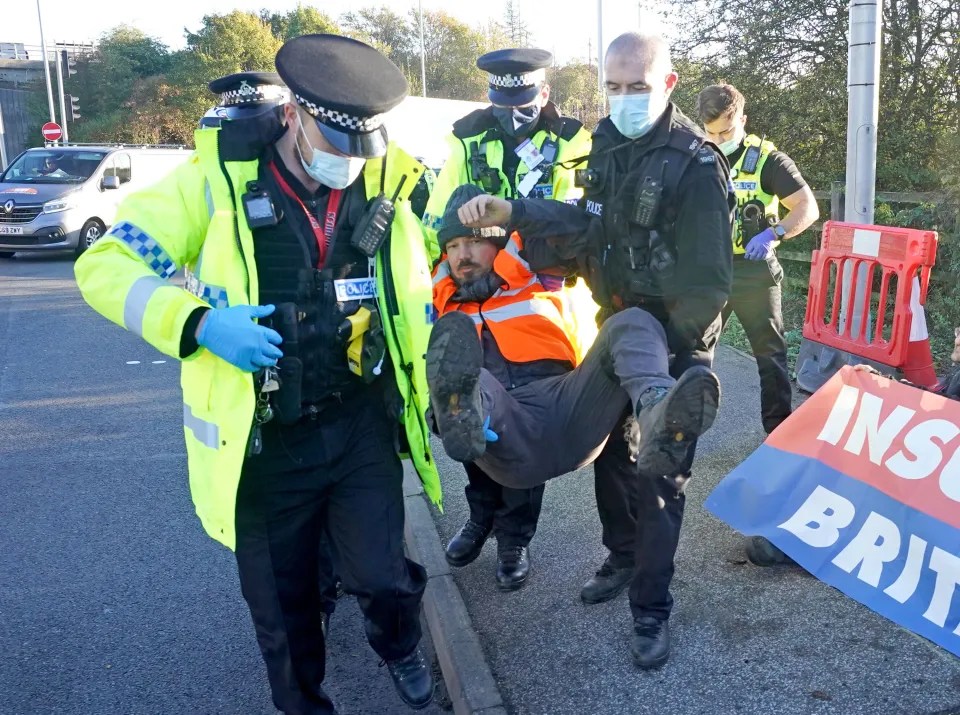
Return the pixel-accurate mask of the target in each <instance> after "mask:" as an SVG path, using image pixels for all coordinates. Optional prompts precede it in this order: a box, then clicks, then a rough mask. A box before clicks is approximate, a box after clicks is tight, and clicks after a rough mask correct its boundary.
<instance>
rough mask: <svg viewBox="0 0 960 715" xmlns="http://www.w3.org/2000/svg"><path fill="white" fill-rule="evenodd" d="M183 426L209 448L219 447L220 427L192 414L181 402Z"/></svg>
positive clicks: (185, 404)
mask: <svg viewBox="0 0 960 715" xmlns="http://www.w3.org/2000/svg"><path fill="white" fill-rule="evenodd" d="M183 426H184V427H186V428H187V429H188V430H190V431H191V432H193V436H194V437H196V438H197V440H198V441H200V442H202V443H203V444H204V445H206V446H207V447H209V448H210V449H220V428H219V427H217V425H216V424H214V423H213V422H207V421H206V420H202V419H200V418H199V417H197V416H196V415H194V414H193V411H192V410H191V409H190V405H188V404H187V403H186V402H184V403H183Z"/></svg>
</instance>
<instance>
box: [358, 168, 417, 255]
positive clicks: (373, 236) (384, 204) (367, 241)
mask: <svg viewBox="0 0 960 715" xmlns="http://www.w3.org/2000/svg"><path fill="white" fill-rule="evenodd" d="M406 181H407V175H406V174H404V175H403V178H402V179H400V185H399V186H397V190H396V192H394V194H393V198H392V199H388V198H387V197H386V196H384V195H383V194H380V195H379V196H377V197H376V198H375V199H373V200H372V201H371V202H370V205H369V206H368V207H367V210H366V212H365V213H364V214H363V218H361V219H360V222H359V223H358V224H357V228H356V229H354V231H353V233H352V234H351V235H350V245H351V246H353V247H354V248H356V249H357V250H358V251H360V253H362V254H363V255H365V256H366V257H367V258H373V257H374V256H375V255H377V251H379V250H380V246H382V245H383V241H384V239H385V238H386V237H387V231H388V230H390V225H391V224H392V223H393V217H394V216H395V215H396V213H397V209H396V207H395V206H394V204H395V203H396V201H397V197H398V196H399V195H400V191H401V189H403V185H404V184H405V183H406Z"/></svg>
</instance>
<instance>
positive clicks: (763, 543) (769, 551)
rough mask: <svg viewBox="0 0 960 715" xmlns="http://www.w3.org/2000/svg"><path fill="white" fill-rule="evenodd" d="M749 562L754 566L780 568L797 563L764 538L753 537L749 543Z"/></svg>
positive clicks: (747, 549)
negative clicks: (780, 566) (782, 565)
mask: <svg viewBox="0 0 960 715" xmlns="http://www.w3.org/2000/svg"><path fill="white" fill-rule="evenodd" d="M745 550H746V552H747V560H748V561H749V562H750V563H752V564H753V565H754V566H779V565H780V564H795V563H797V562H796V561H794V560H793V559H791V558H790V557H789V556H787V555H786V554H785V553H783V552H782V551H781V550H780V549H778V548H777V547H776V546H774V545H773V544H771V543H770V542H769V541H767V540H766V539H764V538H763V537H762V536H751V537H750V539H749V540H748V541H747V548H746V549H745Z"/></svg>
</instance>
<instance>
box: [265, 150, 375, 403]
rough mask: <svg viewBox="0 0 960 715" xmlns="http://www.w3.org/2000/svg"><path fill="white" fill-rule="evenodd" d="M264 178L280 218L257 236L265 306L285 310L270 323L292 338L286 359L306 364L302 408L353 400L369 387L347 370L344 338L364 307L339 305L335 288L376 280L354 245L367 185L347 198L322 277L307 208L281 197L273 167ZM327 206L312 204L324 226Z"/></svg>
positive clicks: (321, 202) (348, 193) (286, 344)
mask: <svg viewBox="0 0 960 715" xmlns="http://www.w3.org/2000/svg"><path fill="white" fill-rule="evenodd" d="M259 176H260V182H261V184H262V186H264V187H265V188H266V189H267V190H268V191H269V192H270V195H271V197H272V199H273V202H274V207H275V209H276V212H277V214H278V216H279V217H280V222H279V223H278V224H277V225H276V226H268V227H264V228H258V229H254V230H253V241H254V255H255V259H256V263H257V275H258V277H259V284H260V303H261V305H267V304H273V305H275V306H277V310H276V312H275V313H274V315H273V316H271V319H270V322H271V324H272V326H273V328H274V329H276V330H277V331H278V332H279V333H280V334H281V335H282V336H283V337H284V342H283V344H282V345H281V346H280V349H281V350H283V353H284V357H296V358H299V360H300V362H301V363H302V366H303V373H302V381H301V401H302V403H303V404H304V405H312V404H316V403H320V402H323V401H324V400H326V399H327V398H329V397H330V396H332V395H334V394H337V393H339V394H340V395H341V396H345V395H348V394H350V393H352V392H354V391H356V390H358V389H359V388H361V387H362V386H363V381H362V380H361V379H360V378H359V377H358V376H356V375H354V374H353V373H351V372H350V370H349V368H348V367H347V356H346V349H347V346H346V344H345V343H344V341H343V340H341V339H339V338H338V336H337V331H338V329H339V328H340V326H341V325H342V324H343V322H344V320H345V319H346V316H347V315H348V314H351V313H353V312H355V311H356V309H357V307H358V306H359V304H357V303H356V302H355V301H351V302H346V303H341V302H339V301H338V300H337V297H336V292H335V288H334V281H335V280H336V279H341V278H363V277H367V275H368V270H369V269H368V263H367V258H366V256H364V255H362V254H361V253H359V252H358V251H357V250H356V249H354V248H353V247H352V246H351V245H350V242H349V240H348V237H349V235H350V231H351V230H352V228H353V226H355V225H356V224H357V222H358V221H359V218H360V216H362V214H363V211H364V208H365V205H366V199H365V192H364V187H363V180H362V178H361V179H358V180H357V181H356V182H354V184H353V185H351V186H350V187H349V188H348V189H346V190H345V191H344V193H343V195H342V199H341V202H340V206H339V210H338V212H337V222H336V227H335V230H334V234H333V240H332V242H331V245H330V246H329V248H328V249H327V250H328V255H327V260H326V263H325V265H324V267H323V269H321V270H318V269H317V268H316V265H317V260H318V256H319V248H318V246H317V243H316V237H315V236H314V233H313V231H312V230H311V228H310V224H309V222H308V220H307V218H306V215H305V214H304V211H303V209H302V208H301V207H300V205H299V204H298V203H297V202H296V201H294V200H293V199H292V198H291V197H288V196H287V195H286V194H284V193H283V191H281V190H280V188H279V186H278V185H277V183H276V180H275V179H274V177H273V175H272V173H271V172H270V171H269V169H267V168H266V164H265V162H264V163H261V167H260V172H259ZM287 181H288V183H289V178H288V179H287ZM301 198H303V197H301ZM326 203H327V202H326V198H325V197H320V200H318V201H317V202H316V204H315V205H311V203H309V202H305V205H306V207H307V208H308V209H309V210H311V211H312V212H313V213H314V215H315V216H317V217H318V220H319V222H320V224H321V225H323V223H324V218H325V213H326ZM281 379H283V375H281Z"/></svg>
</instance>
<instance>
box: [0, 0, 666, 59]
mask: <svg viewBox="0 0 960 715" xmlns="http://www.w3.org/2000/svg"><path fill="white" fill-rule="evenodd" d="M39 1H40V7H41V10H42V13H43V31H44V35H45V36H46V41H47V43H48V45H52V44H53V43H54V42H81V41H89V40H95V39H96V38H97V37H99V36H100V34H101V33H103V32H104V31H105V30H108V29H110V28H111V27H114V26H116V25H120V24H127V25H133V26H134V27H137V28H139V29H141V30H143V31H144V32H146V33H147V34H148V35H153V36H155V37H158V38H159V39H160V40H161V41H162V42H164V43H165V44H167V45H168V46H170V47H171V48H173V49H179V48H182V47H183V46H184V28H185V27H186V28H189V29H190V30H196V29H198V28H199V26H200V21H201V18H202V17H203V16H204V15H209V14H220V13H226V12H230V11H231V10H250V11H259V10H260V9H261V8H263V7H269V8H270V9H271V11H273V12H286V11H287V10H290V9H292V8H294V7H296V6H297V4H303V5H307V6H314V7H317V8H318V9H320V10H322V11H323V12H326V13H327V14H329V15H332V16H333V17H337V16H339V15H340V14H341V13H343V12H346V11H347V10H348V9H350V8H356V7H367V6H384V5H386V6H388V7H390V8H391V9H393V10H394V11H395V12H398V13H401V14H405V13H407V12H408V11H409V10H410V9H411V8H413V7H416V6H417V0H359V2H358V0H353V1H352V2H351V1H350V0H313V2H310V1H306V2H302V3H298V2H297V0H164V2H145V1H143V0H139V1H136V2H135V1H132V0H128V1H127V2H119V1H117V0H112V1H108V0H83V1H82V2H81V1H78V0H39ZM602 1H603V26H604V27H603V33H604V37H603V39H604V45H606V44H608V43H609V42H610V40H611V39H613V38H614V37H615V36H616V35H617V34H619V33H621V32H626V31H628V30H636V29H638V28H639V22H640V11H639V3H638V2H637V1H636V0H602ZM4 5H6V6H7V8H6V10H5V11H4V18H3V23H2V25H0V42H22V43H24V44H27V45H39V44H40V27H39V23H38V20H37V2H36V0H19V1H12V0H11V1H10V2H5V3H4ZM519 5H520V10H521V13H522V15H523V17H524V19H525V20H526V22H527V25H528V27H529V28H530V30H531V31H532V32H533V34H534V39H535V41H536V43H537V44H538V45H539V46H541V47H543V48H544V49H547V50H551V51H552V52H553V53H554V54H555V55H556V56H557V58H558V59H559V60H561V61H566V60H569V59H572V58H585V57H586V55H587V43H588V42H590V43H592V46H593V54H594V56H595V55H596V37H597V14H596V13H597V3H596V2H591V0H549V1H547V2H544V0H519ZM504 6H505V2H504V1H503V0H489V2H470V1H467V0H454V1H449V0H448V1H447V2H441V1H439V0H423V7H424V9H425V10H440V9H442V10H445V11H446V12H448V13H450V14H451V15H453V16H455V17H457V18H459V19H460V20H462V21H463V22H466V23H467V24H469V25H472V26H477V25H481V24H485V23H486V22H487V21H488V20H501V19H502V17H503V10H504ZM647 22H650V23H653V22H656V20H654V19H653V18H651V17H650V16H649V15H647V16H646V17H645V23H647ZM656 27H659V25H657V26H656ZM645 29H654V26H653V25H652V24H651V25H648V28H645Z"/></svg>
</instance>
